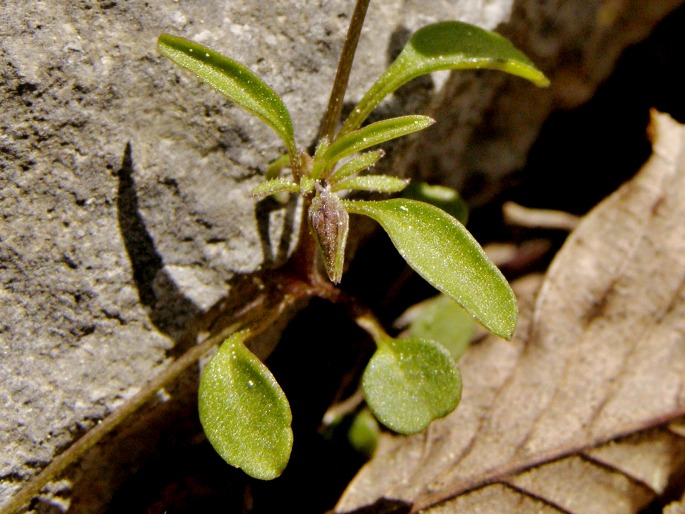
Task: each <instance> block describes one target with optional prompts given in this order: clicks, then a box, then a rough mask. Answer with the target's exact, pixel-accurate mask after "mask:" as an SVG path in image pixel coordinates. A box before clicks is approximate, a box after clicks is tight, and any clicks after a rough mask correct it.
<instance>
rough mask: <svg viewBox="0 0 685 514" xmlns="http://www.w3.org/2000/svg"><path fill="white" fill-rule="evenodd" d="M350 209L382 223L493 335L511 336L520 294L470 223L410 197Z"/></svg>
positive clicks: (419, 267) (412, 261)
mask: <svg viewBox="0 0 685 514" xmlns="http://www.w3.org/2000/svg"><path fill="white" fill-rule="evenodd" d="M345 207H346V208H347V210H348V211H349V212H351V213H355V214H363V215H365V216H369V217H370V218H373V219H374V220H376V221H377V222H378V223H380V224H381V226H382V227H383V228H384V229H385V231H386V232H387V233H388V235H389V236H390V239H391V240H392V242H393V244H394V245H395V247H396V248H397V250H398V251H399V252H400V255H402V257H403V258H404V260H406V261H407V264H409V265H410V266H411V267H412V268H413V269H414V270H415V271H416V272H417V273H418V274H419V275H421V276H422V277H423V278H424V279H426V281H428V282H429V283H430V284H431V285H433V287H435V288H436V289H438V290H440V291H441V292H443V293H445V294H446V295H447V296H449V297H451V298H452V299H453V300H455V301H456V302H457V303H459V304H460V305H461V306H462V307H464V308H465V309H466V310H467V311H468V312H469V313H471V315H473V316H474V317H475V318H476V319H477V320H478V321H479V322H480V323H481V324H482V325H483V326H484V327H485V328H487V329H488V330H490V331H491V332H492V333H494V334H496V335H498V336H500V337H503V338H505V339H511V337H512V336H513V334H514V330H515V329H516V319H517V317H518V308H517V304H516V297H515V296H514V292H513V291H512V290H511V287H509V284H508V283H507V281H506V279H505V278H504V276H503V275H502V273H500V271H499V270H498V269H497V267H496V266H495V265H494V264H493V263H492V262H491V261H490V259H488V257H487V256H486V255H485V252H484V251H483V249H482V248H481V247H480V245H479V244H478V242H477V241H476V240H475V239H474V238H473V236H472V235H471V234H470V233H469V231H468V230H466V228H465V227H464V225H462V224H461V223H459V222H458V221H457V220H456V219H454V218H453V217H452V216H450V215H449V214H447V213H446V212H445V211H443V210H441V209H438V208H437V207H434V206H432V205H429V204H426V203H423V202H417V201H416V200H409V199H405V198H394V199H392V200H383V201H377V202H370V201H368V202H367V201H346V202H345Z"/></svg>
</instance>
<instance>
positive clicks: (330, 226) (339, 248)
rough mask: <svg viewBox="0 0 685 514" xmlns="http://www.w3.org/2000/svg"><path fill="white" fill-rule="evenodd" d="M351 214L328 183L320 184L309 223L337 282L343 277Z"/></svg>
mask: <svg viewBox="0 0 685 514" xmlns="http://www.w3.org/2000/svg"><path fill="white" fill-rule="evenodd" d="M349 225H350V215H349V214H348V213H347V211H346V210H345V207H344V206H343V203H342V200H341V199H340V198H338V196H337V195H335V194H334V193H331V190H330V187H329V186H328V185H324V186H321V185H320V184H318V183H317V184H316V196H314V198H313V199H312V204H311V206H310V207H309V226H310V227H311V230H312V234H313V236H314V240H315V241H316V244H317V246H318V247H319V250H320V251H321V253H322V255H323V260H324V264H325V266H326V271H327V272H328V278H330V279H331V282H333V283H334V284H338V283H340V280H341V279H342V272H343V263H344V261H345V245H346V243H347V232H348V230H349Z"/></svg>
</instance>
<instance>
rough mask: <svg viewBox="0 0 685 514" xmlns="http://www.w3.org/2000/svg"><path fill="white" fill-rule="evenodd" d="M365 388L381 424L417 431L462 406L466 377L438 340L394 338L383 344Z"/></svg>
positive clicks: (372, 362) (367, 373)
mask: <svg viewBox="0 0 685 514" xmlns="http://www.w3.org/2000/svg"><path fill="white" fill-rule="evenodd" d="M362 388H363V389H364V395H365V397H366V401H367V403H368V404H369V407H370V408H371V410H372V411H373V413H374V415H375V416H376V417H377V418H378V420H379V421H380V422H381V423H383V424H384V425H385V426H387V427H388V428H391V429H392V430H394V431H396V432H399V433H401V434H413V433H416V432H420V431H421V430H423V429H424V428H426V427H427V426H428V424H429V423H430V422H431V421H433V420H434V419H436V418H441V417H443V416H446V415H447V414H449V413H450V412H452V411H453V410H454V409H455V408H456V406H457V405H458V404H459V400H460V399H461V376H460V374H459V370H458V369H457V367H456V365H455V363H454V361H453V360H452V357H451V356H450V354H449V353H448V352H447V350H445V349H444V348H443V347H442V346H440V345H439V344H438V343H435V342H433V341H428V340H425V339H395V340H392V339H391V340H386V341H383V342H382V344H379V346H378V350H376V353H375V354H374V355H373V357H372V358H371V360H370V361H369V364H368V366H367V367H366V370H365V371H364V376H363V377H362Z"/></svg>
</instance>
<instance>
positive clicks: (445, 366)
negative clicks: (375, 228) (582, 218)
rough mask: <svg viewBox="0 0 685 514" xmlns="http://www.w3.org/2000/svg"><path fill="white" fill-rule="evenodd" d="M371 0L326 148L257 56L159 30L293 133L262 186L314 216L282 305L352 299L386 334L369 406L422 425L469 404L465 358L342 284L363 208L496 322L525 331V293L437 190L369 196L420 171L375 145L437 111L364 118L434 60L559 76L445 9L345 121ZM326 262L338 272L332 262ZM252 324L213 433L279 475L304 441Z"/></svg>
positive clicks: (164, 42) (399, 186)
mask: <svg viewBox="0 0 685 514" xmlns="http://www.w3.org/2000/svg"><path fill="white" fill-rule="evenodd" d="M360 4H361V5H360ZM367 4H368V2H358V4H357V6H356V7H355V14H354V15H353V18H352V23H351V25H350V32H349V33H348V37H347V40H346V44H345V47H344V49H343V55H342V58H341V62H340V66H339V70H338V75H337V76H336V83H335V86H334V89H333V93H332V94H331V101H330V103H329V107H328V110H327V114H326V117H325V118H324V122H323V123H322V129H321V133H320V138H319V140H318V142H317V143H316V145H315V151H314V152H313V154H309V153H308V152H307V151H306V150H305V149H304V148H303V147H302V146H300V145H301V142H298V141H297V140H296V139H295V136H294V128H293V123H292V119H291V116H290V113H289V111H288V109H287V108H286V106H285V104H284V102H283V101H282V100H281V98H280V97H279V96H278V95H277V94H276V93H275V92H274V91H273V90H272V89H271V88H270V87H269V86H268V85H267V84H266V83H265V82H263V81H262V80H261V79H260V78H259V77H257V76H256V75H255V74H254V73H252V72H251V71H250V70H249V69H248V68H247V67H245V66H243V65H242V64H240V63H238V62H236V61H234V60H232V59H230V58H228V57H225V56H223V55H221V54H220V53H218V52H216V51H214V50H212V49H210V48H207V47H205V46H203V45H200V44H198V43H195V42H192V41H189V40H187V39H184V38H181V37H177V36H172V35H168V34H163V35H161V36H160V37H159V40H158V48H159V50H160V52H161V53H162V54H163V55H164V56H166V57H168V58H169V59H171V60H172V61H173V62H175V63H176V64H178V65H180V66H182V67H183V68H186V69H188V70H190V71H191V72H193V73H194V74H195V75H196V76H197V77H198V78H199V79H200V80H202V81H203V82H205V83H207V84H208V85H210V86H211V87H213V88H214V89H216V90H217V91H219V92H220V93H221V94H223V95H224V96H226V97H227V98H228V99H230V100H232V101H233V102H235V103H236V104H237V105H239V106H240V107H242V108H244V109H245V110H247V111H248V112H250V113H252V114H254V115H255V116H257V117H258V118H260V119H261V120H262V121H264V122H265V123H266V124H267V125H269V126H270V127H271V128H272V129H273V130H274V131H275V132H276V134H277V135H278V136H280V139H281V140H282V142H283V145H284V150H285V155H284V156H283V158H281V159H279V160H277V161H276V162H275V163H273V164H272V165H270V166H269V167H268V168H267V170H266V174H265V180H264V181H263V182H262V183H261V184H259V185H258V186H257V187H255V188H254V189H253V190H252V196H253V198H255V200H257V201H259V200H262V199H264V198H266V197H268V196H271V195H274V196H275V197H276V198H278V199H280V200H283V196H284V195H287V194H294V195H299V196H300V197H301V201H302V202H303V206H304V210H303V213H304V214H306V218H307V219H306V220H303V221H302V223H301V227H302V230H301V232H300V240H299V243H298V249H297V250H296V251H295V252H294V254H293V256H292V257H291V263H290V264H289V265H288V266H286V267H285V268H286V269H285V271H283V273H287V274H288V275H287V278H285V279H284V280H282V284H286V285H285V286H283V285H282V284H281V286H280V289H279V290H280V293H278V294H280V298H281V302H280V303H278V302H277V303H276V304H277V305H281V306H282V305H283V302H284V301H285V300H290V301H292V298H293V297H298V296H300V297H303V296H306V297H312V296H318V297H322V298H325V299H327V300H330V301H334V302H339V303H341V304H343V305H344V306H346V307H347V308H348V311H349V312H350V315H351V316H352V318H353V319H354V320H355V321H356V322H357V324H358V325H359V326H361V327H362V328H364V329H365V330H366V331H367V332H368V333H369V334H370V335H371V337H372V338H373V340H374V342H375V343H376V351H375V353H374V355H373V357H372V358H371V360H370V362H369V363H368V366H367V368H366V370H365V371H364V374H363V377H362V388H363V391H364V396H365V399H366V402H367V404H368V406H369V407H370V409H371V411H372V412H373V414H374V415H375V416H376V417H377V419H378V420H380V421H381V423H383V424H384V425H385V426H387V427H388V428H390V429H392V430H394V431H396V432H399V433H403V434H411V433H415V432H419V431H421V430H423V429H424V428H426V426H428V424H429V423H430V422H431V421H432V420H434V419H436V418H440V417H443V416H445V415H447V414H449V413H450V412H452V411H453V410H454V409H455V408H456V406H457V404H458V403H459V400H460V398H461V387H462V385H461V378H460V375H459V370H458V367H457V365H456V363H455V361H454V359H453V358H452V356H451V355H450V353H449V352H448V350H447V349H446V348H445V347H444V346H443V345H442V344H441V343H439V342H436V341H433V340H430V339H424V338H419V337H411V336H410V337H409V338H400V339H397V338H393V337H391V336H390V335H388V334H387V333H386V332H385V330H384V329H383V328H382V327H381V325H380V324H379V323H378V321H377V320H376V319H375V317H374V316H373V314H372V313H371V312H369V311H368V310H367V309H365V308H364V307H363V306H361V305H359V303H358V302H356V301H355V300H354V299H351V298H349V297H347V296H346V295H345V294H344V293H343V292H342V291H341V290H339V289H338V288H337V287H335V286H334V285H335V284H338V283H340V281H341V280H342V276H343V271H344V260H345V246H346V242H347V238H348V232H349V227H350V222H351V218H350V215H351V214H352V215H361V216H367V217H370V218H372V219H373V220H375V221H376V222H378V223H379V224H380V225H381V227H382V228H383V229H384V230H385V231H386V232H387V234H388V235H389V237H390V239H391V241H392V243H393V244H394V245H395V247H396V248H397V250H398V252H399V253H400V254H401V256H402V257H403V258H404V259H405V260H406V262H407V263H408V264H409V266H410V267H412V268H413V269H414V270H415V271H416V272H417V273H418V274H419V275H421V276H422V277H423V278H424V279H425V280H426V281H428V282H429V283H430V284H431V285H433V286H434V287H435V288H436V289H438V290H439V291H441V292H442V293H444V294H445V295H447V296H448V297H450V298H451V299H453V300H454V301H456V302H457V303H458V304H459V305H461V306H462V307H463V308H464V309H465V310H466V311H467V312H468V313H470V314H471V315H472V316H473V317H474V318H475V319H477V320H478V321H479V322H480V323H481V324H482V325H483V326H484V327H485V328H487V329H488V330H489V331H491V332H492V333H494V334H496V335H498V336H501V337H503V338H505V339H510V338H511V337H512V335H513V333H514V330H515V327H516V319H517V305H516V299H515V296H514V294H513V292H512V290H511V288H510V287H509V285H508V283H507V281H506V279H505V278H504V277H503V275H502V274H501V273H500V272H499V270H498V269H497V268H496V267H495V265H494V264H492V262H491V261H490V260H489V259H488V257H487V256H486V254H485V253H484V251H483V250H482V248H481V247H480V245H479V244H478V243H477V242H476V240H475V239H474V238H473V237H472V236H471V234H470V233H469V232H468V231H467V230H466V228H465V227H464V226H463V225H462V223H461V222H460V221H458V220H457V219H456V218H454V217H453V216H451V215H450V214H448V213H447V212H445V211H444V210H442V209H440V208H439V207H437V206H435V205H432V204H431V203H428V202H424V201H418V200H415V199H409V198H402V197H395V198H390V199H384V200H375V199H374V200H369V199H358V195H356V193H357V192H374V193H387V194H396V193H400V192H401V191H402V190H403V189H404V188H405V187H406V186H407V185H408V183H409V181H408V180H406V179H403V178H398V177H395V176H390V175H377V174H370V173H368V170H369V169H370V168H372V167H373V166H374V165H375V164H376V163H377V162H378V161H379V160H380V159H381V158H382V157H383V155H384V152H383V150H381V149H378V148H376V149H374V147H377V146H378V145H380V144H382V143H385V142H387V141H390V140H393V139H396V138H399V137H402V136H406V135H408V134H412V133H414V132H418V131H421V130H424V129H426V128H428V127H429V126H430V125H432V124H433V123H434V120H433V119H431V118H429V117H428V116H422V115H408V116H400V117H396V118H391V119H385V120H382V121H377V122H374V123H370V124H367V125H364V122H365V120H366V119H367V117H368V116H369V114H371V113H372V111H373V110H374V109H375V108H376V107H377V106H378V105H379V103H380V102H381V101H382V100H383V99H385V98H386V97H387V96H388V95H390V94H392V93H393V92H394V91H396V90H397V89H398V88H399V87H401V86H402V85H404V84H406V83H407V82H409V81H410V80H412V79H414V78H416V77H419V76H421V75H425V74H428V73H432V72H434V71H439V70H455V69H479V68H491V69H498V70H501V71H505V72H507V73H511V74H513V75H518V76H520V77H523V78H525V79H528V80H530V81H531V82H533V83H534V84H536V85H538V86H546V85H547V84H548V81H547V79H546V77H545V76H544V75H543V74H542V73H541V72H540V71H539V70H538V69H536V68H535V66H534V65H533V64H532V63H531V62H530V61H529V60H528V59H527V58H526V56H525V55H523V54H522V53H521V52H520V51H518V50H517V49H516V48H514V47H513V46H512V45H511V43H510V42H509V41H507V40H506V39H504V38H503V37H501V36H499V35H498V34H495V33H492V32H488V31H486V30H483V29H480V28H478V27H475V26H472V25H469V24H466V23H462V22H457V21H447V22H441V23H436V24H433V25H429V26H426V27H423V28H422V29H420V30H418V31H417V32H416V33H414V35H413V36H412V37H411V38H410V40H409V41H408V43H407V44H406V46H405V47H404V49H403V50H402V52H401V53H400V54H399V56H398V57H397V59H396V60H395V61H394V62H393V63H392V64H391V65H390V67H389V68H388V69H387V70H386V71H385V73H383V74H382V75H381V77H380V78H379V79H378V80H377V81H376V82H375V83H374V84H373V85H372V86H371V88H370V89H369V90H368V92H367V93H366V94H365V95H364V96H363V98H362V99H361V100H360V101H359V103H358V104H357V105H356V107H355V108H354V109H353V110H352V111H351V113H350V115H349V116H348V117H347V119H346V120H345V121H344V123H342V125H340V126H339V124H338V119H339V117H340V112H341V105H342V98H343V95H344V90H345V88H346V85H347V78H348V76H349V68H350V65H351V62H352V57H353V55H354V49H355V47H356V43H357V40H358V37H359V32H360V28H361V24H362V22H363V18H364V14H365V11H366V5H367ZM351 197H353V198H354V199H351ZM353 220H354V217H352V221H353ZM319 263H323V266H320V265H319ZM322 267H323V268H324V270H325V273H326V275H327V277H328V280H329V281H326V280H325V276H322V271H321V268H322ZM281 278H283V277H281ZM276 310H278V308H276ZM239 326H240V329H239V330H236V331H235V332H234V333H232V334H231V335H230V336H229V337H228V338H227V339H226V340H225V341H224V343H223V344H222V345H221V346H220V347H219V349H218V351H217V353H216V354H215V355H214V356H213V357H212V358H211V360H210V361H209V362H208V364H207V365H206V366H205V368H204V370H203V373H202V376H201V381H200V389H199V411H200V420H201V422H202V425H203V428H204V430H205V433H206V435H207V438H208V439H209V441H210V443H211V444H212V445H213V447H214V448H215V449H216V451H217V452H218V453H219V454H220V455H221V457H222V458H223V459H224V460H225V461H226V462H228V463H229V464H231V465H233V466H236V467H239V468H241V469H243V470H244V471H245V472H246V473H247V474H249V475H250V476H253V477H255V478H259V479H273V478H275V477H277V476H279V475H280V474H281V472H282V471H283V469H284V468H285V466H286V464H287V462H288V459H289V456H290V452H291V448H292V443H293V433H292V430H291V412H290V407H289V404H288V400H287V398H286V396H285V394H284V393H283V391H282V389H281V388H280V386H279V385H278V383H277V382H276V380H275V378H274V377H273V375H272V374H271V372H270V371H269V369H268V368H267V367H266V366H265V365H264V364H263V363H262V362H261V361H260V360H259V359H258V358H257V357H256V356H255V355H254V354H253V353H252V352H251V351H250V350H249V349H248V347H247V345H246V342H247V341H248V340H249V339H250V337H252V336H253V335H256V334H257V333H258V332H259V331H260V330H261V329H262V328H260V327H263V320H262V321H260V320H259V319H254V320H249V321H245V322H244V324H242V325H239Z"/></svg>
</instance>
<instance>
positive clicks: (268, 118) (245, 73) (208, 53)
mask: <svg viewBox="0 0 685 514" xmlns="http://www.w3.org/2000/svg"><path fill="white" fill-rule="evenodd" d="M157 46H158V48H159V51H160V52H161V53H162V55H164V56H165V57H168V58H169V59H171V60H172V61H173V62H175V63H176V64H178V65H179V66H182V67H184V68H186V69H188V70H190V71H192V72H193V73H195V74H196V75H197V76H198V77H199V78H200V80H202V81H203V82H206V83H207V84H209V85H210V86H212V87H213V88H214V89H216V90H217V91H219V92H220V93H221V94H223V95H224V96H226V97H227V98H228V99H230V100H232V101H234V102H235V103H237V104H238V105H239V106H241V107H242V108H243V109H245V110H247V111H249V112H251V113H252V114H254V115H255V116H257V117H259V118H260V119H262V121H264V122H265V123H267V124H268V125H269V126H271V128H273V129H274V130H275V131H276V133H277V134H278V135H279V136H281V138H282V139H283V141H284V142H285V145H286V147H287V149H288V153H289V154H290V156H291V159H292V158H294V157H295V155H296V154H297V152H296V148H295V139H294V132H293V123H292V120H291V118H290V113H289V112H288V109H287V108H286V106H285V104H284V103H283V100H281V98H280V97H279V96H278V95H277V94H276V93H275V92H274V90H273V89H271V88H270V87H269V86H267V85H266V83H264V81H262V79H260V78H259V77H257V75H255V74H254V73H252V72H251V71H250V70H249V69H248V68H247V67H245V66H243V65H242V64H240V63H239V62H236V61H234V60H233V59H229V58H228V57H225V56H223V55H221V54H220V53H218V52H215V51H214V50H212V49H210V48H207V47H206V46H203V45H200V44H198V43H195V42H193V41H190V40H188V39H185V38H182V37H178V36H171V35H169V34H162V35H161V36H159V39H158V40H157Z"/></svg>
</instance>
